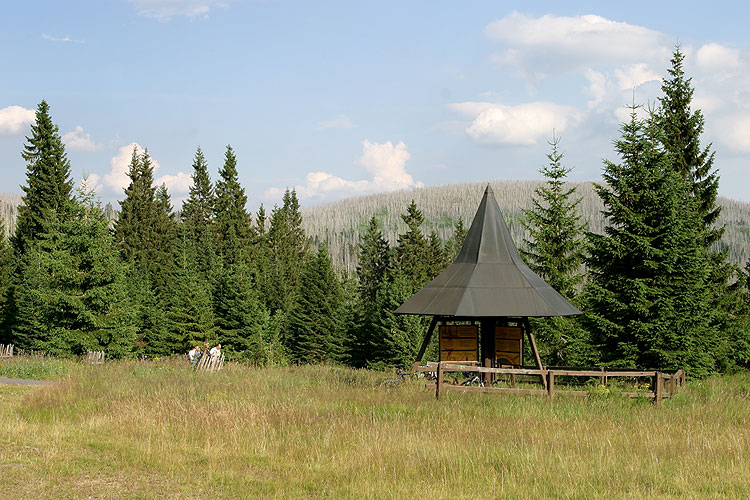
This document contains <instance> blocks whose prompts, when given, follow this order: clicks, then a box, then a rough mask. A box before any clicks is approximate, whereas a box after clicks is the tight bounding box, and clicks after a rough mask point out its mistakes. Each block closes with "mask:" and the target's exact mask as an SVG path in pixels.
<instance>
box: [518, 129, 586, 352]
mask: <svg viewBox="0 0 750 500" xmlns="http://www.w3.org/2000/svg"><path fill="white" fill-rule="evenodd" d="M559 144H560V139H559V138H557V137H553V138H552V141H551V142H550V143H549V145H550V146H551V148H552V151H551V152H550V153H548V154H547V159H548V160H549V164H548V165H546V166H544V167H542V169H541V170H540V172H541V173H542V174H543V175H544V176H545V177H546V179H547V183H546V185H543V186H540V187H538V188H537V189H536V190H535V194H536V197H535V198H534V199H533V200H532V206H533V208H532V209H531V210H524V211H523V213H524V215H525V220H522V225H523V227H524V228H525V229H526V230H527V231H528V232H529V235H530V237H531V239H524V243H525V246H526V249H524V248H522V249H521V255H522V256H523V258H524V260H525V261H526V263H527V264H528V266H529V267H530V268H531V270H532V271H534V272H535V273H536V274H538V275H539V276H540V277H541V278H542V279H544V280H545V281H546V282H547V283H548V284H549V285H550V286H551V287H552V288H554V289H555V290H557V291H558V292H560V294H562V295H563V296H564V297H565V298H567V299H568V300H572V301H573V302H576V301H575V298H576V296H577V295H578V286H579V285H580V284H581V282H582V280H583V274H582V272H581V267H582V264H583V259H584V245H585V242H584V240H583V231H584V227H585V224H582V223H581V216H580V215H579V213H578V205H579V204H580V202H581V198H574V197H575V196H576V189H575V187H573V188H566V187H565V179H566V177H567V175H568V173H570V171H571V170H572V169H571V168H566V167H564V166H563V165H562V159H563V156H564V154H563V153H562V152H561V151H560V150H559V148H558V146H559ZM532 323H533V327H534V330H535V331H536V337H537V339H538V340H539V344H540V345H539V350H540V351H541V354H542V357H543V358H545V362H547V363H550V364H567V365H586V364H589V363H590V362H591V361H592V357H591V355H590V351H591V345H590V343H589V341H588V339H587V335H586V333H585V332H584V330H583V329H582V328H580V326H579V325H578V320H577V318H573V317H557V318H541V319H537V320H532Z"/></svg>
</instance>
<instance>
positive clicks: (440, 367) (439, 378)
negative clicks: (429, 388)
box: [435, 361, 443, 399]
mask: <svg viewBox="0 0 750 500" xmlns="http://www.w3.org/2000/svg"><path fill="white" fill-rule="evenodd" d="M437 368H438V369H437V380H436V381H435V399H440V386H441V385H442V384H443V362H442V361H438V367H437Z"/></svg>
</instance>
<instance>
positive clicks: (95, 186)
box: [78, 174, 102, 193]
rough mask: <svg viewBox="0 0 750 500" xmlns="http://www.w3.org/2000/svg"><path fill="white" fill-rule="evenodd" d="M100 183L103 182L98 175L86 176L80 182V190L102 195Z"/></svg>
mask: <svg viewBox="0 0 750 500" xmlns="http://www.w3.org/2000/svg"><path fill="white" fill-rule="evenodd" d="M99 181H101V176H99V175H98V174H84V176H83V177H82V178H81V180H79V181H78V189H80V190H81V191H84V192H89V191H93V192H96V193H101V191H102V185H101V183H100V182H99Z"/></svg>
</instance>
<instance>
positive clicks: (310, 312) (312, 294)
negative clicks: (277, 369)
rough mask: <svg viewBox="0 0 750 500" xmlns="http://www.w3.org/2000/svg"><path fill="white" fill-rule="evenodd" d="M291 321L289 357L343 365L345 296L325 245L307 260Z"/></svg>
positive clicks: (309, 361)
mask: <svg viewBox="0 0 750 500" xmlns="http://www.w3.org/2000/svg"><path fill="white" fill-rule="evenodd" d="M299 280H300V289H299V294H298V295H297V300H296V302H295V304H294V306H293V308H292V310H291V313H290V318H289V337H290V355H291V358H292V360H293V361H295V362H297V363H319V362H324V361H341V359H342V357H343V354H344V350H343V347H344V342H343V338H342V334H343V332H342V330H343V328H342V327H343V319H344V317H343V315H344V311H343V307H342V305H343V296H342V291H341V284H340V282H339V279H338V277H337V276H336V274H335V273H334V271H333V264H332V263H331V257H330V256H329V255H328V250H327V249H326V247H325V245H320V246H319V247H318V251H317V253H315V254H310V256H309V257H308V258H307V259H306V260H305V264H304V267H303V269H302V272H301V273H300V277H299Z"/></svg>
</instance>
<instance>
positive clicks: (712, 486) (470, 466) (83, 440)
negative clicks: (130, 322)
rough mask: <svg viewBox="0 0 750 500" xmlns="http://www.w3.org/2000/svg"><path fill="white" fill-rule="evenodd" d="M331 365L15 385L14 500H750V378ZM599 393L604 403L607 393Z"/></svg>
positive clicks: (4, 460)
mask: <svg viewBox="0 0 750 500" xmlns="http://www.w3.org/2000/svg"><path fill="white" fill-rule="evenodd" d="M390 378H392V374H390V373H384V372H376V371H368V370H353V369H349V368H343V367H331V366H304V367H288V368H252V367H246V366H242V365H238V364H233V363H229V364H227V365H226V367H225V369H224V370H222V371H221V372H219V373H213V374H208V373H196V372H194V371H192V370H190V369H189V368H187V367H186V366H184V365H182V364H178V363H167V362H164V363H153V362H152V363H138V362H110V363H107V364H105V365H98V366H89V365H85V364H71V365H69V368H68V372H67V375H66V376H65V377H64V378H62V379H60V380H59V381H58V382H56V383H54V384H52V385H49V386H44V387H35V388H15V387H12V388H11V387H5V388H2V387H0V403H2V404H0V427H1V428H3V429H4V430H5V431H4V433H2V434H0V464H3V465H2V467H3V470H4V471H5V474H4V482H5V484H4V492H5V493H4V495H5V498H9V499H15V498H19V499H20V498H88V497H91V498H122V499H129V498H133V499H135V498H138V499H147V498H175V499H178V498H179V499H193V498H195V499H198V498H217V499H235V498H238V499H239V498H285V499H286V498H313V499H315V498H321V499H322V498H344V499H349V498H351V499H361V498H372V499H381V498H382V499H400V498H450V499H464V498H465V499H476V498H504V499H505V498H508V499H527V498H535V499H546V498H570V499H626V498H627V499H629V498H639V499H678V498H680V499H681V498H729V499H735V498H736V499H744V498H750V472H749V471H750V396H748V390H750V377H748V375H747V374H739V375H733V376H725V377H715V378H711V379H707V380H703V381H692V382H690V383H688V386H687V387H686V388H685V389H684V390H683V391H682V392H681V393H679V394H678V395H677V396H676V397H674V398H670V399H666V400H665V401H664V404H663V406H661V407H658V408H657V407H656V406H654V405H653V404H652V403H650V402H648V401H645V400H639V399H630V398H625V397H622V396H619V395H617V394H616V391H615V392H610V393H602V394H592V396H591V397H589V398H581V397H564V396H559V397H557V398H556V399H555V400H554V401H552V402H550V401H549V400H548V399H547V398H546V397H543V396H541V397H536V396H510V395H496V394H476V393H472V394H464V393H452V392H446V394H445V396H444V397H441V399H440V400H439V401H436V400H435V398H434V392H432V391H429V390H426V389H425V387H424V380H415V379H412V378H408V377H407V378H405V379H404V380H403V381H401V382H400V383H399V384H398V385H395V386H394V385H381V382H383V381H384V380H387V379H390ZM592 392H594V391H592Z"/></svg>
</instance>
